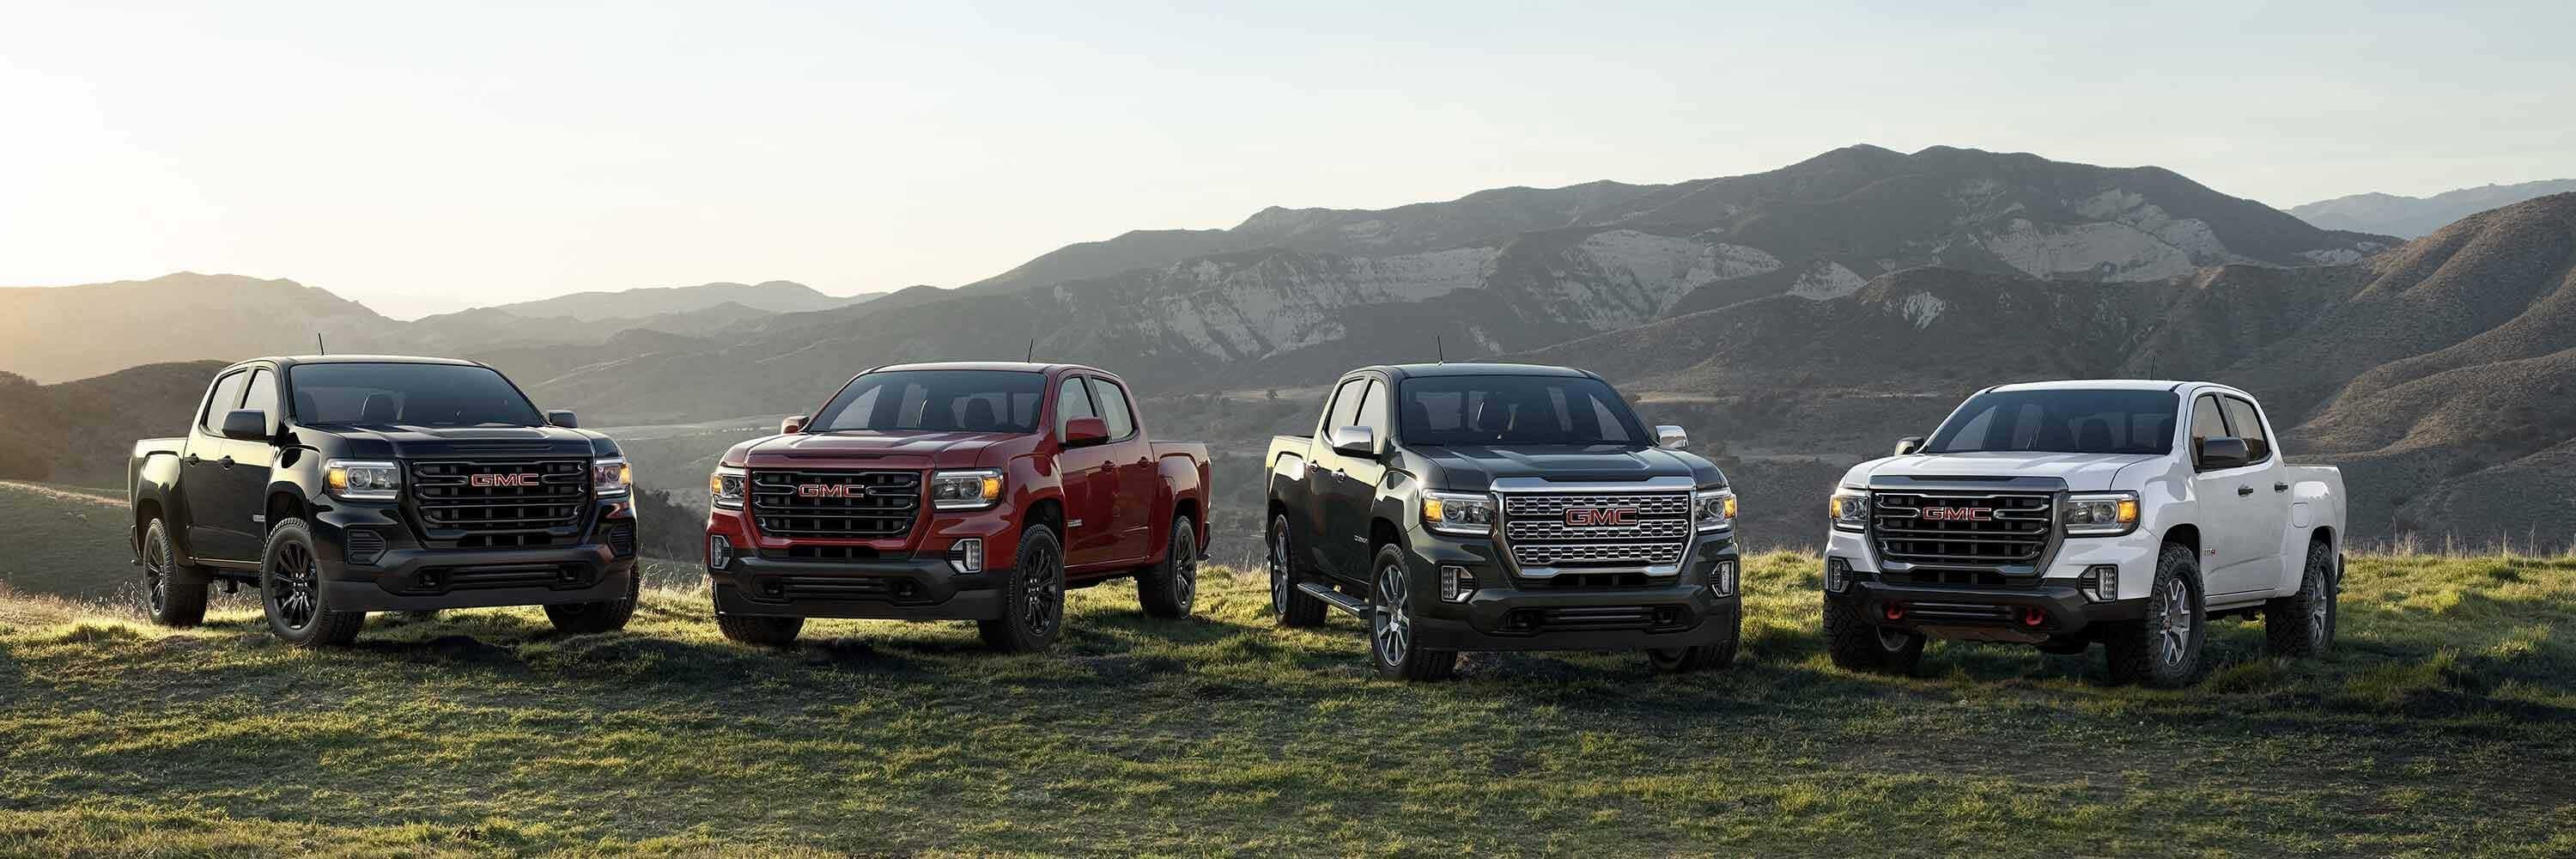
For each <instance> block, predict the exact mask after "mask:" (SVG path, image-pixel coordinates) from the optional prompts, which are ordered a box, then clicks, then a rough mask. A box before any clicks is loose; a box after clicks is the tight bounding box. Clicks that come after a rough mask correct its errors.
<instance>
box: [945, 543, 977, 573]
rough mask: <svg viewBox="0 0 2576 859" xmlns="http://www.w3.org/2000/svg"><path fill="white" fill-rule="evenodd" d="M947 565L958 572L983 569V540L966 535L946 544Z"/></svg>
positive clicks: (971, 571)
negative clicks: (964, 537)
mask: <svg viewBox="0 0 2576 859" xmlns="http://www.w3.org/2000/svg"><path fill="white" fill-rule="evenodd" d="M948 566H949V567H950V568H952V569H955V570H956V571H958V572H960V573H980V572H983V571H984V541H983V540H979V539H976V538H973V537H968V538H966V539H963V540H959V541H957V542H954V543H950V544H948Z"/></svg>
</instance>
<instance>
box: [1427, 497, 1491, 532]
mask: <svg viewBox="0 0 2576 859" xmlns="http://www.w3.org/2000/svg"><path fill="white" fill-rule="evenodd" d="M1422 527H1425V528H1429V529H1431V530H1433V531H1438V532H1440V533H1443V534H1467V535H1481V534H1491V533H1494V496H1491V495H1477V494H1470V493H1465V492H1424V493H1422Z"/></svg>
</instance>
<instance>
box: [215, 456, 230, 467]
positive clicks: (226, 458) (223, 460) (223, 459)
mask: <svg viewBox="0 0 2576 859" xmlns="http://www.w3.org/2000/svg"><path fill="white" fill-rule="evenodd" d="M215 461H216V462H220V463H223V464H224V467H225V468H231V467H233V458H232V457H229V456H227V457H224V458H222V459H218V460H215Z"/></svg>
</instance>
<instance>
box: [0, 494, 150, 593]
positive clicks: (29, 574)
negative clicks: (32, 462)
mask: <svg viewBox="0 0 2576 859" xmlns="http://www.w3.org/2000/svg"><path fill="white" fill-rule="evenodd" d="M126 516H127V513H126V505H125V498H124V490H121V489H118V490H109V489H88V488H79V487H69V486H55V485H51V484H41V483H21V482H18V481H0V522H6V523H8V530H7V532H6V533H7V536H6V537H5V538H0V587H7V588H10V589H12V590H16V591H18V592H20V593H35V594H53V595H58V596H70V597H77V598H80V599H86V600H113V601H124V600H125V599H127V598H128V596H129V595H130V594H131V593H135V592H139V590H138V583H139V582H141V580H142V579H141V574H140V573H138V572H136V570H135V568H134V567H133V566H132V565H130V564H128V563H127V561H130V560H132V559H133V557H134V553H133V552H131V551H129V550H127V549H126V547H125V528H126V525H127V521H128V520H127V518H126Z"/></svg>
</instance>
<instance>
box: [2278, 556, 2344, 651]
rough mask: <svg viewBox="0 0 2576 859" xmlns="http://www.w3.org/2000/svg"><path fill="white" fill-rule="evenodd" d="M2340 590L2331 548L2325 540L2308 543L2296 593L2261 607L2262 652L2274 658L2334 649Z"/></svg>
mask: <svg viewBox="0 0 2576 859" xmlns="http://www.w3.org/2000/svg"><path fill="white" fill-rule="evenodd" d="M2342 589H2343V588H2342V583H2341V582H2338V581H2336V580H2335V556H2334V548H2333V547H2332V546H2329V545H2327V544H2326V541H2324V540H2317V541H2313V542H2310V543H2309V544H2308V566H2307V570H2306V571H2305V572H2302V573H2301V574H2300V575H2299V592H2298V593H2295V594H2291V595H2289V596H2286V597H2282V598H2280V599H2276V600H2273V601H2271V602H2269V603H2265V604H2264V605H2263V644H2264V649H2266V650H2269V651H2271V652H2272V655H2274V656H2323V655H2325V653H2326V651H2327V650H2330V649H2333V647H2334V637H2335V620H2336V615H2337V614H2338V609H2337V607H2336V605H2335V604H2336V602H2337V601H2338V599H2339V598H2340V597H2341V596H2342V595H2343V594H2342V593H2341V592H2342Z"/></svg>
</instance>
